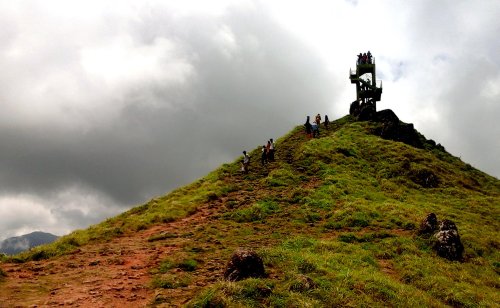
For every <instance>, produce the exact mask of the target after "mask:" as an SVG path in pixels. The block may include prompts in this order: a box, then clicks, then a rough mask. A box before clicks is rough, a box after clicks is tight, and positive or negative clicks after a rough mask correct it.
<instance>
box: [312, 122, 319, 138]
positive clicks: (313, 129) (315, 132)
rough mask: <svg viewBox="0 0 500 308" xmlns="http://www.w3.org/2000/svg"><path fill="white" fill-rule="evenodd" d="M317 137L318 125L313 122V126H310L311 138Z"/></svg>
mask: <svg viewBox="0 0 500 308" xmlns="http://www.w3.org/2000/svg"><path fill="white" fill-rule="evenodd" d="M317 136H319V129H318V124H317V123H316V122H313V124H312V137H313V138H316V137H317Z"/></svg>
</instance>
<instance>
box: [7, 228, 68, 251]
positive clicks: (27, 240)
mask: <svg viewBox="0 0 500 308" xmlns="http://www.w3.org/2000/svg"><path fill="white" fill-rule="evenodd" d="M58 237H59V236H57V235H54V234H50V233H46V232H40V231H35V232H31V233H29V234H24V235H21V236H14V237H9V238H7V239H5V240H3V241H1V242H0V253H4V254H7V255H14V254H18V253H20V252H23V251H25V250H28V249H30V248H33V247H36V246H40V245H43V244H49V243H52V242H53V241H55V240H56V239H57V238H58Z"/></svg>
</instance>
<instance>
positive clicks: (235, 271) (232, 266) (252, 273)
mask: <svg viewBox="0 0 500 308" xmlns="http://www.w3.org/2000/svg"><path fill="white" fill-rule="evenodd" d="M265 276H266V273H265V271H264V263H263V262H262V258H261V257H259V255H258V254H257V253H256V252H254V251H252V250H247V249H239V250H237V251H236V252H235V253H234V254H233V255H232V256H231V260H229V263H228V264H227V267H226V270H225V272H224V278H225V279H226V280H228V281H239V280H243V279H245V278H250V277H253V278H261V277H265Z"/></svg>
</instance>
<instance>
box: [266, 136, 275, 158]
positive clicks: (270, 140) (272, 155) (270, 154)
mask: <svg viewBox="0 0 500 308" xmlns="http://www.w3.org/2000/svg"><path fill="white" fill-rule="evenodd" d="M269 145H270V146H269V153H268V154H269V161H274V148H275V147H276V145H275V144H274V141H273V138H271V139H269Z"/></svg>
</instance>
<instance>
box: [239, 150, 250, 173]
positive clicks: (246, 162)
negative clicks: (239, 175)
mask: <svg viewBox="0 0 500 308" xmlns="http://www.w3.org/2000/svg"><path fill="white" fill-rule="evenodd" d="M249 165H250V156H249V155H248V154H247V151H243V161H242V162H241V169H242V171H243V172H244V173H245V174H246V173H248V166H249Z"/></svg>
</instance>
